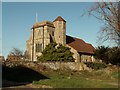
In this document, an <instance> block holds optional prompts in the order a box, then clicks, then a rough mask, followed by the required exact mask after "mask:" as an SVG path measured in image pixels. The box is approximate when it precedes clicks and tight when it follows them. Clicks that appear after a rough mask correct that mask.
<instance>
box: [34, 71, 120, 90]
mask: <svg viewBox="0 0 120 90" xmlns="http://www.w3.org/2000/svg"><path fill="white" fill-rule="evenodd" d="M42 74H43V75H45V76H47V77H49V78H50V79H44V80H40V81H33V84H34V85H47V86H51V87H53V88H118V78H117V77H114V76H115V73H112V74H113V76H112V74H111V75H107V74H105V73H104V72H103V71H92V72H88V71H81V72H71V71H51V72H50V71H47V72H42Z"/></svg>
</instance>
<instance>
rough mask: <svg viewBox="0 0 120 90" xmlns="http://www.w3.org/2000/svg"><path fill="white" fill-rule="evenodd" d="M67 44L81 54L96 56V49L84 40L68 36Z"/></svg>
mask: <svg viewBox="0 0 120 90" xmlns="http://www.w3.org/2000/svg"><path fill="white" fill-rule="evenodd" d="M66 44H67V45H69V46H71V47H72V48H74V49H75V50H77V51H78V52H79V53H86V54H94V50H95V48H94V47H93V46H92V45H91V44H88V43H86V42H84V41H83V40H82V39H79V38H75V37H71V36H67V35H66Z"/></svg>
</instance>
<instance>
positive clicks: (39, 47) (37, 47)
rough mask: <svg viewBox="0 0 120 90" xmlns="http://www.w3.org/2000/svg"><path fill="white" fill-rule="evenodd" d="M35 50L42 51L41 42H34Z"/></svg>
mask: <svg viewBox="0 0 120 90" xmlns="http://www.w3.org/2000/svg"><path fill="white" fill-rule="evenodd" d="M36 52H42V44H40V43H37V44H36Z"/></svg>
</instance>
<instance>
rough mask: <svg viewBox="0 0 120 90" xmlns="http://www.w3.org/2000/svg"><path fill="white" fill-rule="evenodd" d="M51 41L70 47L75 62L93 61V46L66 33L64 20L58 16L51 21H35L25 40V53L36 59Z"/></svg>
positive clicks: (30, 58)
mask: <svg viewBox="0 0 120 90" xmlns="http://www.w3.org/2000/svg"><path fill="white" fill-rule="evenodd" d="M51 42H56V43H58V44H59V43H60V44H62V45H64V46H66V47H70V48H71V52H73V53H74V54H73V57H74V58H75V62H82V61H92V62H93V61H94V58H93V56H94V50H95V49H94V47H93V46H92V45H91V44H89V43H86V42H85V41H83V40H82V39H79V38H76V37H72V36H68V35H66V21H65V20H64V19H63V18H62V17H61V16H58V17H57V18H56V19H55V20H54V21H53V22H51V21H42V22H36V23H35V24H34V25H33V27H32V33H31V35H30V37H29V39H28V40H27V42H26V43H27V45H26V46H27V48H26V53H27V55H28V56H29V60H32V61H37V56H40V55H41V54H42V53H41V52H42V51H43V49H45V47H46V45H48V44H49V43H51Z"/></svg>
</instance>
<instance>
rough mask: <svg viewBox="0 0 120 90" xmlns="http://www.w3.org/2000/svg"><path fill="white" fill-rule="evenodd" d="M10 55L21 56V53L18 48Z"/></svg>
mask: <svg viewBox="0 0 120 90" xmlns="http://www.w3.org/2000/svg"><path fill="white" fill-rule="evenodd" d="M10 55H16V56H23V52H22V51H21V50H19V49H18V48H13V50H12V51H11V52H10Z"/></svg>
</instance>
